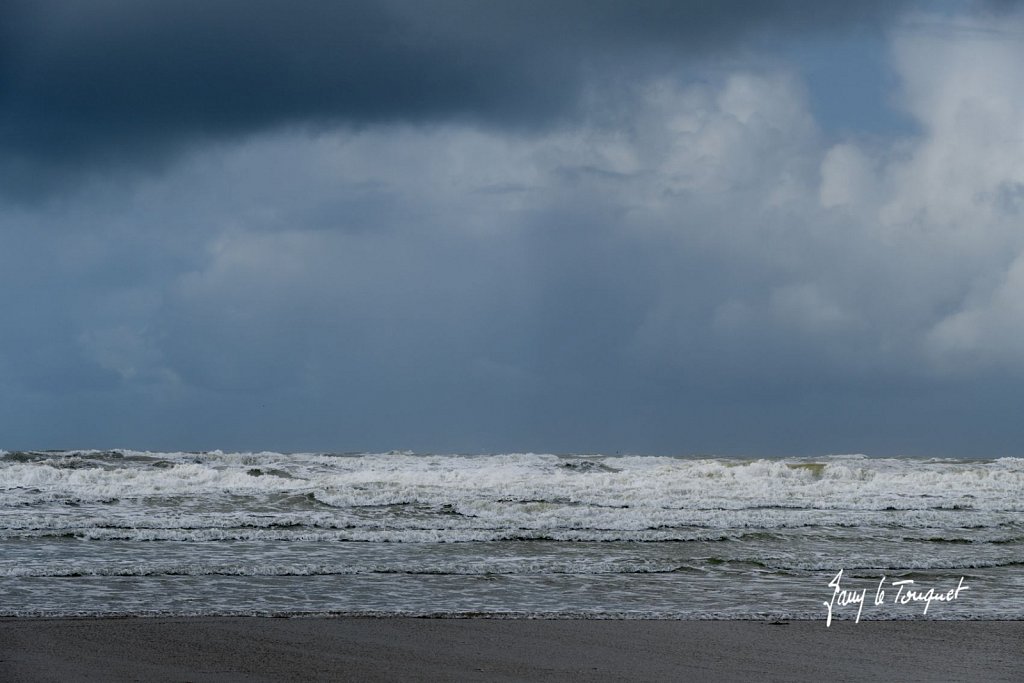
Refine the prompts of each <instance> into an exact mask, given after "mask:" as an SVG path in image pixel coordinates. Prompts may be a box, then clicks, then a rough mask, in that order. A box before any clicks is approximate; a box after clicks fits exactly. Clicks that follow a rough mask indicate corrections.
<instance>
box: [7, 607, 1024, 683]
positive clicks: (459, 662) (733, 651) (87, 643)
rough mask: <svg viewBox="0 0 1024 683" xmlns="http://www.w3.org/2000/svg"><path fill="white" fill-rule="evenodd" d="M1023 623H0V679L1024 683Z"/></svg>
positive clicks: (341, 620)
mask: <svg viewBox="0 0 1024 683" xmlns="http://www.w3.org/2000/svg"><path fill="white" fill-rule="evenodd" d="M1022 671H1024V621H1010V622H999V621H988V622H962V621H961V622H950V621H945V622H943V621H913V622H910V621H900V622H892V621H877V622H863V621H862V622H861V623H859V624H854V623H853V622H850V621H838V622H835V621H834V622H833V623H832V626H831V628H825V623H824V621H793V622H788V623H784V624H770V623H767V622H750V621H578V620H552V621H544V620H495V619H403V618H386V619H375V618H292V619H285V618H255V617H251V618H246V617H242V618H234V617H233V618H217V617H202V618H173V619H172V618H166V619H165V618H126V619H0V680H2V681H6V682H8V683H14V682H18V681H62V682H65V681H133V680H141V681H195V682H199V681H317V680H319V681H343V680H358V681H436V680H470V681H634V680H636V681H641V680H642V681H678V680H709V681H714V680H723V681H744V680H751V681H753V680H757V681H821V680H877V681H892V680H902V681H936V680H972V681H1019V680H1021V675H1022V673H1021V672H1022Z"/></svg>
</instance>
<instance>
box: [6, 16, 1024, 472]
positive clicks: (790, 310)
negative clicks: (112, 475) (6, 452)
mask: <svg viewBox="0 0 1024 683" xmlns="http://www.w3.org/2000/svg"><path fill="white" fill-rule="evenodd" d="M993 12H998V14H997V15H996V14H993ZM996 16H998V18H997V19H996V18H994V17H996ZM0 20H2V21H0V27H2V28H0V31H2V34H0V39H2V42H0V84H2V88H0V149H2V150H3V156H2V161H0V173H2V178H3V181H4V182H3V192H0V240H2V247H3V248H2V251H0V313H2V315H3V320H4V333H3V335H2V337H0V415H3V416H4V418H3V423H2V424H0V448H20V447H80V446H98V447H112V446H126V447H140V448H155V449H168V448H187V449H191V448H224V449H263V448H266V449H280V450H307V449H309V450H349V449H388V448H396V447H397V448H405V447H408V448H413V449H418V450H458V451H496V450H513V449H516V450H554V451H564V450H571V451H604V452H614V451H616V450H629V451H638V452H719V453H746V454H751V455H760V454H769V453H772V454H783V453H822V452H837V451H844V452H848V451H866V452H869V453H877V454H886V453H922V454H935V455H951V454H957V455H967V456H971V455H993V454H1016V453H1018V452H1019V447H1018V445H1017V444H1018V443H1019V442H1020V438H1021V437H1022V436H1024V434H1022V431H1024V430H1022V428H1021V427H1019V426H1018V422H1019V420H1014V419H1012V417H1011V415H1010V412H1011V409H1012V406H1014V405H1017V404H1019V401H1020V399H1021V398H1024V381H1022V380H1024V378H1022V375H1021V370H1022V369H1024V351H1022V349H1024V347H1021V346H1020V345H1019V343H1018V340H1019V339H1020V338H1021V333H1024V307H1022V306H1021V304H1019V303H1018V302H1019V301H1024V297H1022V296H1021V295H1024V239H1022V238H1024V236H1022V235H1021V234H1020V228H1019V226H1020V225H1021V224H1022V223H1021V221H1020V218H1021V216H1020V214H1021V210H1022V208H1024V199H1022V198H1024V175H1022V172H1021V170H1020V164H1019V162H1018V160H1019V158H1020V154H1021V153H1022V152H1024V140H1022V139H1021V133H1020V130H1019V120H1020V115H1021V114H1022V113H1024V112H1022V109H1024V86H1021V85H1020V84H1021V83H1022V82H1024V79H1021V78H1020V75H1021V74H1020V67H1018V66H1017V65H1018V64H1021V63H1024V59H1021V58H1022V57H1024V54H1022V53H1024V48H1022V47H1020V40H1019V35H1020V29H1021V28H1022V27H1024V23H1022V21H1021V18H1020V16H1019V15H1018V14H1017V13H1016V10H1015V8H1014V7H1013V6H1007V7H999V8H995V9H993V6H991V5H986V6H981V5H964V6H960V5H956V4H952V5H950V6H948V7H944V8H943V12H942V14H935V13H934V9H931V8H929V7H928V5H925V6H924V8H923V9H922V7H921V6H918V5H910V4H906V5H901V4H894V3H813V4H808V3H803V2H749V3H741V2H722V3H685V2H684V3H680V2H672V3H668V2H666V3H660V2H658V3H655V2H651V3H640V4H639V5H638V6H637V5H636V4H635V3H618V2H587V3H582V2H580V3H576V2H568V1H566V2H560V3H532V2H517V3H475V2H455V1H450V2H443V1H441V2H431V3H405V2H373V3H359V2H349V3H326V2H325V3H305V4H302V5H301V6H300V7H299V8H296V7H292V6H286V5H285V4H283V3H270V2H266V3H264V2H246V3H224V2H219V3H218V2H204V3H198V2H196V3H192V2H180V3H150V2H139V3H130V4H128V5H125V4H124V3H113V2H110V3H105V2H92V3H74V2H41V3H40V2H33V3H29V2H25V3H19V2H14V3H6V4H5V5H4V6H3V9H0ZM832 40H835V41H840V42H842V44H843V45H844V47H843V50H842V51H841V52H832V53H829V52H828V45H829V41H832ZM880 44H881V45H884V46H885V47H884V55H883V56H881V57H879V56H878V55H877V54H874V53H873V54H872V55H871V56H870V59H869V58H868V56H867V55H866V54H864V55H858V53H857V49H858V48H857V46H858V45H863V49H864V50H865V51H873V50H875V49H876V48H877V46H878V45H880ZM819 56H820V57H821V60H822V62H821V63H830V64H836V65H837V67H836V74H837V77H836V79H834V80H835V81H836V82H833V83H831V84H829V85H828V87H826V86H824V85H821V84H822V83H824V82H825V81H826V80H827V79H824V75H827V73H828V72H827V71H826V72H822V71H821V67H820V66H816V64H817V61H816V60H817V58H818V57H819ZM861 59H863V60H864V61H863V62H861V61H860V60H861ZM829 60H832V61H831V62H829ZM868 62H870V63H872V64H878V63H883V64H884V66H885V72H884V73H875V72H871V71H870V70H869V71H865V70H864V69H863V68H862V66H861V65H862V64H863V63H868ZM816 68H817V69H818V70H817V71H815V69H816ZM830 68H831V67H830ZM812 72H813V73H815V74H816V76H815V78H813V79H808V78H805V76H804V74H808V73H812ZM850 74H856V75H857V77H858V78H862V79H864V80H866V81H870V83H869V85H868V86H867V87H859V86H857V85H855V84H854V83H853V82H852V80H851V83H850V84H849V85H848V86H844V85H843V82H844V81H843V78H846V77H848V76H849V75H850ZM851 78H852V77H851ZM879 83H885V84H887V85H886V86H885V88H883V87H880V86H878V85H877V84H879ZM876 88H877V92H884V99H885V101H879V102H877V103H876V104H875V109H874V111H877V112H881V111H883V110H890V111H898V116H899V117H901V118H902V119H903V120H906V121H909V122H911V124H912V125H910V126H892V127H891V129H889V130H887V129H886V125H888V124H886V123H885V121H888V120H890V119H886V118H885V117H884V116H881V117H880V118H879V119H878V121H873V122H867V121H865V123H864V126H863V127H864V131H859V130H858V129H857V128H856V126H855V125H853V126H851V122H852V123H853V124H856V123H857V121H858V120H859V119H858V117H856V116H848V117H846V118H845V119H843V122H842V125H841V127H840V128H841V130H840V129H837V128H836V126H835V125H834V124H833V122H830V121H829V120H826V119H825V118H823V117H827V116H829V114H827V112H829V111H834V112H836V111H842V110H843V108H842V107H837V106H836V105H835V102H834V101H832V100H831V99H830V101H829V102H828V106H822V100H821V98H825V97H827V98H834V97H836V96H837V93H838V95H839V96H845V97H849V98H850V99H851V101H850V108H852V110H855V111H864V112H868V113H865V114H864V116H865V117H868V116H870V113H869V112H870V111H872V110H871V109H867V108H865V105H864V103H863V102H862V101H854V100H859V99H863V97H862V95H863V94H864V93H867V92H876V90H875V89H876ZM880 99H883V98H880ZM822 112H825V114H823V113H822ZM879 122H882V123H879Z"/></svg>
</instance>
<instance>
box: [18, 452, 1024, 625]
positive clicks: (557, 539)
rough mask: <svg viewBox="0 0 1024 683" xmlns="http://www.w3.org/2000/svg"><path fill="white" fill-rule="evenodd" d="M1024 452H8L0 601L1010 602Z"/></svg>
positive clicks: (57, 605)
mask: <svg viewBox="0 0 1024 683" xmlns="http://www.w3.org/2000/svg"><path fill="white" fill-rule="evenodd" d="M1022 494H1024V459H1022V458H1000V459H995V460H973V459H972V460H954V459H941V458H931V459H926V458H870V457H865V456H862V455H830V456H827V457H819V458H774V459H742V458H706V457H656V456H643V455H630V456H618V455H617V456H607V455H586V456H583V455H573V456H563V455H545V454H532V453H530V454H491V455H433V454H415V453H408V452H403V453H398V452H392V453H345V454H324V453H294V454H282V453H223V452H220V451H212V452H203V453H153V452H137V451H130V450H114V451H92V450H89V451H45V452H35V451H33V452H23V451H11V452H8V451H0V615H3V616H86V615H89V616H100V615H110V616H114V615H118V616H121V615H176V616H186V615H188V616H192V615H279V616H290V615H375V616H391V615H402V616H432V617H466V616H481V615H484V616H492V617H508V618H594V619H600V618H663V619H768V620H785V619H821V620H823V621H825V620H826V619H828V618H829V616H830V615H831V618H832V619H851V620H856V619H858V618H859V619H860V620H868V619H1022V618H1024V571H1022V569H1024V495H1022Z"/></svg>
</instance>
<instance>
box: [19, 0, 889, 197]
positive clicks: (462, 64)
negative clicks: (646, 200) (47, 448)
mask: <svg viewBox="0 0 1024 683" xmlns="http://www.w3.org/2000/svg"><path fill="white" fill-rule="evenodd" d="M897 4H898V3H892V2H887V3H882V2H859V3H848V2H817V3H806V2H798V1H794V0H774V1H756V2H739V1H727V2H713V3H708V2H697V1H692V2H680V1H676V2H653V1H652V2H642V3H634V2H618V1H613V0H604V1H601V0H598V1H589V2H582V1H577V0H562V1H561V2H554V3H549V2H539V1H534V0H525V1H521V2H499V3H494V2H486V3H483V2H471V1H466V0H438V1H434V2H404V1H396V2H381V1H379V0H374V1H370V2H367V1H360V0H351V1H348V2H303V3H297V4H296V3H282V2H269V1H263V0H257V1H252V0H248V1H242V0H202V1H198V0H184V1H180V2H155V1H147V0H140V1H137V2H131V3H125V2H117V1H110V0H95V1H93V2H88V3H82V2H72V1H59V0H50V1H46V0H44V1H32V2H29V1H25V2H17V1H16V2H8V3H5V5H4V7H5V8H4V9H2V10H0V12H2V14H0V38H2V45H0V148H2V149H3V151H4V153H5V154H6V155H7V156H8V161H7V164H8V168H7V175H8V180H11V176H12V172H13V175H14V176H19V175H20V176H21V177H22V178H27V177H29V176H32V175H34V174H35V173H56V172H58V171H60V170H64V171H65V172H66V171H68V170H69V169H73V168H74V167H76V166H78V165H80V164H82V163H87V164H94V163H100V164H104V163H111V162H113V163H118V162H120V161H123V160H125V159H136V160H138V159H145V158H155V159H159V158H161V157H162V156H163V155H164V153H166V152H169V151H172V150H174V149H175V148H177V147H178V146H180V145H181V144H183V143H187V142H189V141H192V140H198V139H210V138H220V137H225V136H228V137H230V136H235V135H244V134H247V133H251V132H255V131H259V130H264V129H267V128H270V127H274V126H279V125H286V124H295V123H298V124H313V125H318V124H320V125H323V124H327V125H334V124H338V123H344V124H353V125H360V124H367V123H374V122H393V121H408V122H422V121H438V120H447V119H452V118H455V119H468V120H475V121H480V122H484V123H489V124H494V125H498V126H517V127H522V126H526V127H535V126H537V125H542V124H545V123H549V122H552V121H557V120H560V119H561V118H562V117H565V116H571V115H572V114H573V113H574V112H576V111H577V110H578V105H579V102H580V95H581V93H582V92H583V91H584V89H585V85H586V84H587V83H588V82H590V81H591V80H592V79H591V78H589V76H593V75H594V74H595V73H601V74H610V73H614V72H615V71H619V72H629V71H630V70H631V69H633V68H638V67H643V68H648V69H649V68H656V67H657V65H658V64H659V63H660V64H661V65H662V66H664V65H665V64H667V63H669V61H666V60H671V58H672V57H673V56H678V55H680V54H688V53H689V54H692V53H695V52H699V51H705V50H709V49H714V48H722V47H728V46H731V45H732V44H733V42H734V41H736V40H738V39H740V38H743V37H747V36H749V35H750V33H751V32H753V31H758V30H764V31H766V32H768V34H771V33H772V32H776V33H777V34H778V35H779V36H780V37H784V36H785V35H786V33H787V32H790V31H806V30H815V29H820V28H829V27H836V26H841V25H845V24H848V23H850V22H859V21H875V20H878V19H880V18H881V17H882V16H883V15H885V14H886V13H888V12H891V11H892V9H893V7H894V6H896V5H897ZM883 8H884V9H883ZM588 75H589V76H588ZM24 182H26V183H27V182H30V181H28V180H24ZM9 189H10V188H9Z"/></svg>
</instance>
